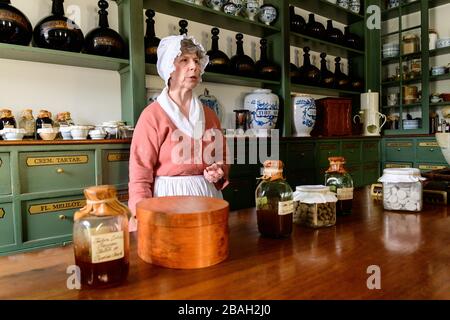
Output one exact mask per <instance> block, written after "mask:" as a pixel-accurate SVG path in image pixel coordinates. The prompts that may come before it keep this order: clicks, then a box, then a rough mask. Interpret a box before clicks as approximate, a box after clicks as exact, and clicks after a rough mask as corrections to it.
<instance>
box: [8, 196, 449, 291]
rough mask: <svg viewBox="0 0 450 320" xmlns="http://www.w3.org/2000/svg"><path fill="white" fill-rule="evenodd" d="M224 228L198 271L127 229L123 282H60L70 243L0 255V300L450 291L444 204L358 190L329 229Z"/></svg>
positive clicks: (250, 220) (249, 222)
mask: <svg viewBox="0 0 450 320" xmlns="http://www.w3.org/2000/svg"><path fill="white" fill-rule="evenodd" d="M229 226H230V255H229V257H228V259H227V260H225V261H224V262H222V263H220V264H218V265H216V266H212V267H209V268H205V269H197V270H175V269H166V268H162V267H157V266H152V265H150V264H147V263H145V262H143V261H142V260H140V259H139V258H138V256H137V254H136V241H135V239H136V235H134V236H132V246H131V248H132V252H131V256H130V261H131V265H130V274H129V276H128V279H127V282H126V283H125V284H123V285H122V286H120V287H116V288H112V289H106V290H91V291H90V290H76V289H74V290H69V289H67V287H66V281H67V278H68V277H69V274H66V270H67V267H68V266H69V265H72V264H73V263H74V258H73V251H72V247H71V246H68V247H65V248H55V249H47V250H43V251H38V252H32V253H26V254H18V255H14V256H9V257H0V299H24V298H25V299H450V245H449V244H450V217H449V213H448V209H447V207H446V206H437V205H436V206H431V205H426V206H425V210H424V211H423V212H421V213H418V214H410V213H401V212H387V211H383V208H382V205H381V204H380V203H378V202H377V203H375V202H373V201H372V200H371V199H370V197H369V190H368V188H365V189H362V190H358V191H357V192H356V199H355V202H354V210H353V214H352V215H351V216H348V217H338V221H337V224H336V226H334V227H330V228H326V229H319V230H313V229H308V228H304V227H299V226H294V232H293V234H292V236H291V238H289V239H284V240H273V239H266V238H261V237H260V236H259V233H258V231H257V226H256V213H255V210H254V209H248V210H239V211H236V212H231V213H230V220H229ZM370 266H378V267H379V268H380V269H379V271H380V275H381V277H380V280H381V281H380V285H381V289H379V290H378V289H372V290H370V289H368V287H367V282H368V279H369V277H371V276H372V278H370V279H369V283H371V284H376V281H374V280H373V279H374V271H373V270H374V269H370V268H369V267H370ZM368 268H369V273H368ZM375 269H376V267H375Z"/></svg>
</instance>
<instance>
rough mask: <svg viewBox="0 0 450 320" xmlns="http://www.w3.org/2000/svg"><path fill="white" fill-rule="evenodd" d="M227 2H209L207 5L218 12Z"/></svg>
mask: <svg viewBox="0 0 450 320" xmlns="http://www.w3.org/2000/svg"><path fill="white" fill-rule="evenodd" d="M225 2H226V1H225V0H207V1H206V5H207V6H208V7H210V8H213V9H214V10H216V11H220V10H221V9H222V7H223V5H224V4H225Z"/></svg>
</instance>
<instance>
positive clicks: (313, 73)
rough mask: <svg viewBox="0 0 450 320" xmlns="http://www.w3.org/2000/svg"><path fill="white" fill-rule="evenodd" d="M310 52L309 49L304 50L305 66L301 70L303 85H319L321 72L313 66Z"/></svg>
mask: <svg viewBox="0 0 450 320" xmlns="http://www.w3.org/2000/svg"><path fill="white" fill-rule="evenodd" d="M309 51H310V49H309V47H304V48H303V52H304V54H303V66H301V67H300V68H299V72H300V77H301V78H300V79H301V82H302V83H303V84H307V85H318V84H319V82H320V70H319V69H318V68H317V67H315V66H314V65H312V64H311V60H310V59H309V56H310V55H309Z"/></svg>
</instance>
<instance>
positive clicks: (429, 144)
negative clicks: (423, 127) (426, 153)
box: [419, 142, 439, 147]
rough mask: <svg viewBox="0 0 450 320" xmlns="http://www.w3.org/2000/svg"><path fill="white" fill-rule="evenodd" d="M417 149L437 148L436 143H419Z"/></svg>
mask: <svg viewBox="0 0 450 320" xmlns="http://www.w3.org/2000/svg"><path fill="white" fill-rule="evenodd" d="M419 147H439V144H438V143H437V142H419Z"/></svg>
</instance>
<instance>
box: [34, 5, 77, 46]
mask: <svg viewBox="0 0 450 320" xmlns="http://www.w3.org/2000/svg"><path fill="white" fill-rule="evenodd" d="M63 3H64V0H53V5H52V15H51V16H48V17H46V18H44V19H42V20H41V21H39V22H38V24H37V25H36V26H35V27H34V31H33V45H34V46H35V47H40V48H47V49H55V50H63V51H72V52H80V51H81V49H82V47H83V42H84V36H83V32H82V31H81V29H80V27H79V26H77V24H76V23H75V22H74V21H72V20H70V19H68V18H67V17H65V16H64V5H63Z"/></svg>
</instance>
